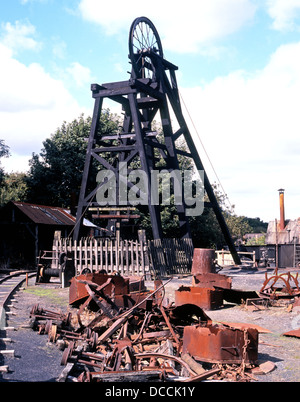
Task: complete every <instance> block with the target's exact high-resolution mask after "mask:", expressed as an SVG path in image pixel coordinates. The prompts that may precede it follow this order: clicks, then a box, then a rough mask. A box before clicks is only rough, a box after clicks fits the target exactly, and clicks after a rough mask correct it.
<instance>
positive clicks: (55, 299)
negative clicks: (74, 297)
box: [24, 286, 68, 306]
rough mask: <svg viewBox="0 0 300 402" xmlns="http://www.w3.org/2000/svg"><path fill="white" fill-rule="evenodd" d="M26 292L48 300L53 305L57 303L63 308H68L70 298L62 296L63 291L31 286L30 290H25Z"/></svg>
mask: <svg viewBox="0 0 300 402" xmlns="http://www.w3.org/2000/svg"><path fill="white" fill-rule="evenodd" d="M24 292H25V293H29V294H32V295H34V296H37V297H40V298H43V299H48V300H49V301H50V302H51V303H55V304H58V305H61V306H68V298H66V297H64V296H62V295H61V294H60V293H61V289H53V288H52V289H47V288H42V287H36V286H29V287H28V288H26V289H24Z"/></svg>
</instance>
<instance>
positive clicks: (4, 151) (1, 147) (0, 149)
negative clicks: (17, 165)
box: [0, 140, 10, 185]
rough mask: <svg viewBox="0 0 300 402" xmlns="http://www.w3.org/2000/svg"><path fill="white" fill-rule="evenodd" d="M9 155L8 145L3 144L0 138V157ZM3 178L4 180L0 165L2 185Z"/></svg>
mask: <svg viewBox="0 0 300 402" xmlns="http://www.w3.org/2000/svg"><path fill="white" fill-rule="evenodd" d="M9 155H10V153H9V146H7V145H5V142H4V140H0V159H1V158H8V157H9ZM3 180H4V170H3V168H2V167H1V166H0V185H2V182H3Z"/></svg>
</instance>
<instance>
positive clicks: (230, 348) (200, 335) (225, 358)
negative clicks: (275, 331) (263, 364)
mask: <svg viewBox="0 0 300 402" xmlns="http://www.w3.org/2000/svg"><path fill="white" fill-rule="evenodd" d="M183 353H189V354H190V355H192V356H193V357H194V359H196V360H200V361H203V362H214V363H222V364H232V363H242V361H244V362H245V363H255V362H256V361H257V359H258V331H257V329H255V328H246V329H244V330H241V329H238V328H229V327H227V326H223V325H210V326H207V327H202V326H189V327H185V328H184V335H183Z"/></svg>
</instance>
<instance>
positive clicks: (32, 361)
mask: <svg viewBox="0 0 300 402" xmlns="http://www.w3.org/2000/svg"><path fill="white" fill-rule="evenodd" d="M271 272H272V271H270V273H271ZM221 273H222V274H225V275H229V276H230V277H231V278H232V287H233V289H242V290H254V291H258V290H260V288H261V286H262V284H263V282H264V279H265V271H253V270H249V269H248V270H235V269H231V270H229V269H227V270H223V271H222V272H221ZM191 281H192V279H191V277H185V278H174V279H173V280H172V281H171V282H170V283H169V284H168V285H167V286H166V297H168V298H169V300H170V301H173V300H174V291H175V290H176V289H178V288H179V287H180V286H181V285H191ZM34 282H35V279H34V278H33V279H31V280H30V281H29V287H28V288H24V289H21V290H19V291H18V292H16V294H15V296H14V298H15V299H16V302H14V305H15V307H12V308H11V309H10V310H11V312H15V313H16V315H9V316H8V319H7V325H8V326H10V327H14V328H15V330H6V331H0V338H4V337H5V338H11V343H9V342H3V341H1V340H0V350H1V349H2V350H3V349H6V350H14V356H9V355H8V356H7V355H1V354H0V366H3V365H7V366H9V372H8V373H0V382H55V381H56V379H57V378H58V376H59V375H60V374H61V372H62V369H63V367H62V366H61V365H60V361H61V356H62V352H61V351H60V350H59V349H58V348H57V346H56V345H54V344H53V343H48V337H47V335H39V334H38V333H37V332H34V331H33V330H32V329H31V328H28V322H29V314H30V310H31V308H32V306H33V305H35V304H39V305H40V306H41V307H43V308H46V309H49V310H51V309H52V310H54V311H57V310H59V309H60V310H61V311H62V312H63V313H66V312H67V311H69V310H72V309H71V308H70V307H69V305H68V297H69V291H68V289H60V288H55V287H52V286H49V285H48V286H41V285H39V286H35V285H34ZM146 286H147V288H148V289H152V288H153V283H152V282H146ZM206 313H207V315H208V316H209V317H210V318H211V319H212V320H213V321H227V322H241V323H253V324H256V325H259V326H261V327H264V328H266V329H268V330H269V331H271V333H268V334H260V335H259V348H258V352H259V362H260V363H262V362H264V361H271V362H273V363H275V365H276V369H275V370H273V371H272V372H271V373H268V374H266V375H261V376H256V378H257V380H258V381H259V382H298V381H300V339H298V338H291V337H284V336H282V334H283V333H285V332H287V331H290V330H292V329H295V328H299V327H300V311H298V312H296V311H292V312H288V310H287V308H286V307H270V308H268V309H267V310H262V311H255V312H250V311H247V310H246V309H244V308H243V307H242V306H240V305H234V304H229V303H226V302H225V304H224V307H222V308H220V309H218V310H212V311H206Z"/></svg>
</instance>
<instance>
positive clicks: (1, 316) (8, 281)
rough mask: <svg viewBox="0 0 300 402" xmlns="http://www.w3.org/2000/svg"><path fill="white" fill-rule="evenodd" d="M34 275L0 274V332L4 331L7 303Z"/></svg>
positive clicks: (24, 272) (21, 273)
mask: <svg viewBox="0 0 300 402" xmlns="http://www.w3.org/2000/svg"><path fill="white" fill-rule="evenodd" d="M35 275H36V273H33V272H32V271H30V272H28V271H18V272H16V273H13V274H9V275H6V274H3V275H1V274H0V330H5V329H6V328H7V326H6V315H7V314H9V312H8V311H7V310H6V309H7V308H8V306H9V302H10V301H11V298H12V296H13V293H14V292H15V291H16V290H17V289H18V288H19V287H20V286H22V284H23V283H24V282H26V281H27V280H28V279H29V278H31V277H33V276H35Z"/></svg>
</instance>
